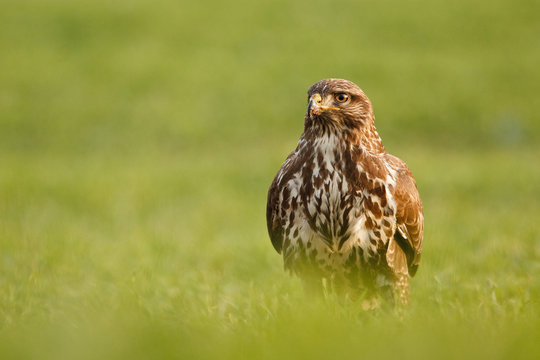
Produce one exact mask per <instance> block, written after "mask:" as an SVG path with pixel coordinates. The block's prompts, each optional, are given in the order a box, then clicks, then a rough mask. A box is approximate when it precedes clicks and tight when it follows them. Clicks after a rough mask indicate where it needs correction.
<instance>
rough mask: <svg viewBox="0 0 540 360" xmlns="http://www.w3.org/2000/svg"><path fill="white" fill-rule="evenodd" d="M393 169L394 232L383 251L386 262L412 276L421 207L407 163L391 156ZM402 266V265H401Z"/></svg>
mask: <svg viewBox="0 0 540 360" xmlns="http://www.w3.org/2000/svg"><path fill="white" fill-rule="evenodd" d="M389 156H390V157H391V159H389V160H390V162H391V163H392V164H393V165H394V166H393V167H394V168H395V169H396V170H397V174H396V187H395V192H394V200H395V202H396V225H397V227H396V232H395V233H394V237H393V239H392V240H391V241H390V244H389V246H388V251H387V254H386V257H387V261H388V264H389V265H390V266H391V267H393V268H394V270H397V271H399V272H402V273H406V272H408V273H409V274H410V275H411V276H414V274H415V273H416V270H417V269H418V264H419V263H420V256H421V253H422V239H423V237H424V211H423V208H422V201H421V200H420V195H419V194H418V189H417V188H416V182H415V180H414V177H413V175H412V173H411V171H410V170H409V168H408V167H407V165H406V164H405V163H404V162H403V161H402V160H400V159H398V158H396V157H394V156H391V155H389ZM404 266H406V267H404Z"/></svg>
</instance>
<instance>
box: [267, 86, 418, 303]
mask: <svg viewBox="0 0 540 360" xmlns="http://www.w3.org/2000/svg"><path fill="white" fill-rule="evenodd" d="M307 100H308V101H307V110H306V113H305V116H304V131H303V133H302V135H301V136H300V139H299V141H298V144H297V147H296V149H295V150H294V151H292V152H291V153H290V154H289V156H288V157H287V158H286V160H285V162H284V163H283V165H282V166H281V168H280V169H279V171H278V172H277V174H276V176H275V177H274V179H273V181H272V183H271V185H270V188H269V190H268V197H267V206H266V220H267V227H268V233H269V236H270V239H271V242H272V245H273V247H274V248H275V250H276V251H277V252H278V253H279V254H281V255H282V257H283V265H284V268H285V270H287V271H288V272H290V273H292V274H295V275H297V276H298V277H299V278H300V279H302V280H303V282H304V284H306V285H307V287H308V288H312V287H315V288H321V289H323V290H324V288H325V286H326V287H327V288H329V289H331V290H332V291H336V292H339V293H344V294H348V295H350V296H351V297H353V296H355V297H357V298H363V299H365V300H366V299H367V300H368V301H373V302H374V303H375V304H377V301H379V303H380V302H381V301H386V300H387V301H389V302H392V303H393V304H394V305H396V304H401V305H407V304H408V303H409V297H410V290H409V287H410V285H409V279H410V278H411V277H413V276H414V275H415V274H416V271H417V269H418V265H419V263H420V258H421V253H422V241H423V233H424V214H423V206H422V201H421V199H420V195H419V193H418V189H417V185H416V181H415V179H414V177H413V175H412V172H411V170H410V169H409V168H408V167H407V165H406V164H405V162H404V161H402V160H401V159H399V158H398V157H396V156H393V155H391V154H389V153H388V152H387V151H386V149H385V147H384V146H383V143H382V140H381V137H380V136H379V134H378V132H377V129H376V127H375V122H374V121H375V116H374V114H373V106H372V104H371V102H370V100H369V99H368V97H367V96H366V95H365V93H364V92H363V91H362V90H361V89H360V88H359V87H358V86H357V85H356V84H355V83H353V82H351V81H348V80H344V79H334V78H330V79H324V80H321V81H319V82H317V83H315V84H313V85H312V86H311V87H310V88H309V90H308V99H307ZM385 299H386V300H385ZM365 300H364V301H365Z"/></svg>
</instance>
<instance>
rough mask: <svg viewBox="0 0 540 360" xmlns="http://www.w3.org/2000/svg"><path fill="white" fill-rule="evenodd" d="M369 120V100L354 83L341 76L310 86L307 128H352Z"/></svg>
mask: <svg viewBox="0 0 540 360" xmlns="http://www.w3.org/2000/svg"><path fill="white" fill-rule="evenodd" d="M372 121H373V108H372V106H371V102H370V101H369V99H368V98H367V96H366V94H364V92H363V91H362V90H361V89H360V88H359V87H358V86H357V85H356V84H355V83H353V82H351V81H348V80H343V79H324V80H321V81H319V82H317V83H315V84H313V85H312V86H311V87H310V88H309V90H308V106H307V111H306V116H305V127H306V129H307V128H311V127H313V128H319V129H322V130H323V131H337V132H340V131H354V130H355V129H360V128H362V127H363V126H364V125H366V124H368V123H371V122H372Z"/></svg>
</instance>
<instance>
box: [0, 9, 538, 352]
mask: <svg viewBox="0 0 540 360" xmlns="http://www.w3.org/2000/svg"><path fill="white" fill-rule="evenodd" d="M539 13H540V3H539V2H538V1H534V0H533V1H527V0H519V1H501V0H495V1H464V0H460V1H452V2H449V1H433V0H430V1H428V0H415V1H408V2H405V1H395V0H382V1H336V2H329V1H259V2H253V1H224V2H220V1H216V0H208V1H197V2H196V1H192V2H183V1H164V0H158V1H141V0H131V1H105V0H92V1H90V0H77V1H68V0H18V1H15V0H2V1H1V2H0V69H1V70H0V358H3V359H7V358H18V359H20V358H40V359H59V358H66V359H67V358H78V359H84V358H89V359H90V358H100V359H103V358H119V359H123V358H159V357H168V358H218V357H219V358H225V359H227V358H229V359H237V358H268V359H271V358H282V357H289V358H310V359H312V358H334V357H346V356H347V357H355V358H361V357H366V358H368V357H370V358H373V357H375V358H376V357H386V358H396V357H401V358H426V359H428V358H449V359H450V358H457V357H459V358H473V357H474V358H490V359H503V358H538V357H539V356H540V350H539V349H538V345H537V341H538V339H539V338H540V314H539V312H540V304H539V297H540V235H539V232H538V220H539V218H540V147H539V146H538V144H539V141H540V119H539V116H538V104H539V102H538V96H539V95H540V67H539V65H538V64H539V63H540V37H539V34H540V22H539V21H538V14H539ZM327 77H340V78H346V79H349V80H352V81H354V82H356V83H357V84H358V85H359V86H360V87H362V88H363V89H364V91H365V92H366V94H367V95H368V96H369V97H370V99H371V100H372V102H373V104H374V108H375V114H376V118H377V121H376V125H377V127H378V130H379V133H380V134H381V136H382V138H383V140H384V143H385V146H386V148H387V150H388V151H389V152H391V153H393V154H395V155H397V156H399V157H401V158H403V159H404V160H405V161H406V162H407V163H408V164H409V166H410V167H411V169H412V171H413V172H414V174H415V176H416V179H417V182H418V186H419V190H420V194H421V196H422V199H423V201H424V208H425V222H426V232H425V245H424V252H423V258H422V264H421V266H420V269H419V272H418V274H417V276H416V277H415V278H414V279H413V281H412V298H413V300H412V304H411V306H410V308H409V309H408V311H407V312H406V313H405V314H404V315H403V317H399V316H396V314H394V312H393V311H391V310H385V309H380V310H377V311H372V312H367V313H366V312H363V311H361V310H360V309H359V308H358V306H357V304H350V303H343V302H342V301H341V300H339V299H335V298H333V297H332V296H328V297H327V298H322V299H319V298H312V297H309V296H308V295H307V294H304V292H303V291H302V289H301V287H300V283H299V281H298V280H297V279H295V278H291V277H289V276H288V275H287V274H285V273H284V272H283V271H282V265H281V263H282V261H281V259H280V257H279V256H278V255H277V254H276V253H275V252H274V250H273V248H272V246H271V244H270V240H269V239H268V236H267V234H266V224H265V205H266V191H267V188H268V186H269V184H270V182H271V180H272V178H273V176H274V175H275V173H276V172H277V170H278V168H279V166H280V165H281V163H282V161H283V160H284V158H285V157H286V155H287V154H288V152H289V151H291V150H292V149H293V148H294V147H295V145H296V141H297V140H298V137H299V136H300V134H301V132H302V129H303V114H304V111H305V106H306V91H307V88H308V87H309V86H310V85H311V84H312V83H314V82H316V81H318V80H320V79H323V78H327Z"/></svg>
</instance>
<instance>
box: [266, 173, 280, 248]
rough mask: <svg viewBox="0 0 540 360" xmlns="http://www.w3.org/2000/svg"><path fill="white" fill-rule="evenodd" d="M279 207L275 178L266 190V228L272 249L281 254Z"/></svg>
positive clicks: (276, 180) (276, 179) (276, 178)
mask: <svg viewBox="0 0 540 360" xmlns="http://www.w3.org/2000/svg"><path fill="white" fill-rule="evenodd" d="M278 174H279V173H278ZM279 206H280V204H279V188H278V177H277V176H276V177H275V178H274V181H272V185H270V189H269V190H268V199H267V203H266V226H267V227H268V234H269V235H270V240H272V245H274V249H276V251H277V252H278V253H279V254H281V248H282V246H283V227H282V225H281V220H280V218H279Z"/></svg>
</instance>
